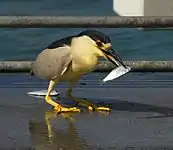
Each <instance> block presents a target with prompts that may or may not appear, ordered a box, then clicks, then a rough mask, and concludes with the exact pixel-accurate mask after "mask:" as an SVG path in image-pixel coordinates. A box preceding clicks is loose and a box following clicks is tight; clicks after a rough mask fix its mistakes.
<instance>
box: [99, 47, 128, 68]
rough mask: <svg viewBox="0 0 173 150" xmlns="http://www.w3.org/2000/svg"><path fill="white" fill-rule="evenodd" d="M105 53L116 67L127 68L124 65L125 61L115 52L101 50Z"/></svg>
mask: <svg viewBox="0 0 173 150" xmlns="http://www.w3.org/2000/svg"><path fill="white" fill-rule="evenodd" d="M101 51H102V52H103V53H105V55H106V57H107V59H108V60H109V61H110V62H112V63H113V64H114V65H116V66H120V65H122V66H123V67H124V68H127V67H126V65H125V64H124V62H123V60H122V59H121V57H120V56H119V55H118V54H117V53H116V52H115V51H114V50H113V49H111V50H109V51H106V50H104V49H101Z"/></svg>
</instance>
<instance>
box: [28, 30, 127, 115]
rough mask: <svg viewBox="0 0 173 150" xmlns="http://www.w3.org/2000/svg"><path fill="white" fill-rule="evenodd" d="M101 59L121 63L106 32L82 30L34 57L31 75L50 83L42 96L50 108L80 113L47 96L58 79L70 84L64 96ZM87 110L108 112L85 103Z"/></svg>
mask: <svg viewBox="0 0 173 150" xmlns="http://www.w3.org/2000/svg"><path fill="white" fill-rule="evenodd" d="M101 57H102V58H104V59H106V60H108V61H110V62H111V63H113V64H114V65H115V66H116V67H117V66H120V65H122V66H124V67H125V68H126V65H125V64H124V62H123V60H122V59H121V57H120V56H119V54H118V53H117V52H116V51H115V50H114V49H113V46H112V41H111V39H110V37H109V36H108V35H106V34H105V33H103V32H101V31H98V30H91V29H90V30H83V31H81V32H79V33H78V34H74V35H71V36H68V37H64V38H61V39H59V40H56V41H54V42H52V43H51V44H50V45H48V46H47V47H45V48H44V49H43V50H42V51H41V52H40V53H39V54H38V55H37V56H36V59H35V60H34V62H33V64H32V66H31V70H30V74H31V75H32V76H37V77H39V78H40V79H43V80H48V81H49V85H48V89H47V93H46V96H45V102H46V103H47V104H49V105H51V106H52V107H53V109H54V110H56V111H57V112H58V113H66V112H80V111H81V110H80V109H79V108H77V106H75V107H69V108H68V107H64V106H63V105H61V104H60V103H59V102H55V101H53V99H52V98H51V96H50V93H51V91H52V90H53V89H54V88H55V85H57V84H60V83H61V82H66V83H69V85H70V86H69V88H68V89H67V95H71V94H72V90H73V88H74V87H75V85H76V83H77V82H78V81H79V80H80V78H81V77H82V76H84V75H86V74H88V73H90V72H92V71H94V70H95V69H96V67H97V65H98V63H99V61H100V58H101ZM88 109H89V110H100V111H102V110H103V111H110V110H111V109H110V108H108V107H96V108H93V107H92V105H90V106H88Z"/></svg>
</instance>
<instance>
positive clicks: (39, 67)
mask: <svg viewBox="0 0 173 150" xmlns="http://www.w3.org/2000/svg"><path fill="white" fill-rule="evenodd" d="M71 60H72V58H71V55H70V51H69V47H68V46H67V47H59V48H56V49H45V50H43V51H42V52H41V53H40V54H39V55H38V56H37V58H36V60H35V62H34V63H33V64H32V67H31V70H32V73H33V74H34V75H36V76H38V77H40V78H42V79H49V80H51V79H53V78H55V77H58V76H60V75H62V74H63V73H64V72H65V70H66V69H67V67H68V66H69V64H70V63H71Z"/></svg>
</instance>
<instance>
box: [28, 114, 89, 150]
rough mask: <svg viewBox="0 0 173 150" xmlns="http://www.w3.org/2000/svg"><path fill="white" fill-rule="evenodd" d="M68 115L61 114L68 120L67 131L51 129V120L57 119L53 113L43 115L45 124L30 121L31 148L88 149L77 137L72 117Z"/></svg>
mask: <svg viewBox="0 0 173 150" xmlns="http://www.w3.org/2000/svg"><path fill="white" fill-rule="evenodd" d="M70 115H71V114H68V113H66V114H64V113H62V116H63V117H64V118H66V119H68V120H69V121H68V122H69V126H68V130H67V131H60V130H57V129H55V128H53V126H52V123H51V119H53V118H58V116H57V115H56V113H53V112H46V113H45V122H42V123H37V122H34V121H30V122H29V131H30V134H31V140H32V143H33V145H34V146H33V148H35V149H36V150H82V149H85V148H86V147H88V146H87V144H86V141H85V140H83V139H82V138H79V136H78V135H77V133H76V129H75V126H74V124H73V117H72V116H70Z"/></svg>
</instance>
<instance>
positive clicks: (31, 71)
mask: <svg viewBox="0 0 173 150" xmlns="http://www.w3.org/2000/svg"><path fill="white" fill-rule="evenodd" d="M32 65H33V64H31V69H30V72H29V75H30V79H31V78H32V76H34V75H35V73H34V71H33V69H32Z"/></svg>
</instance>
